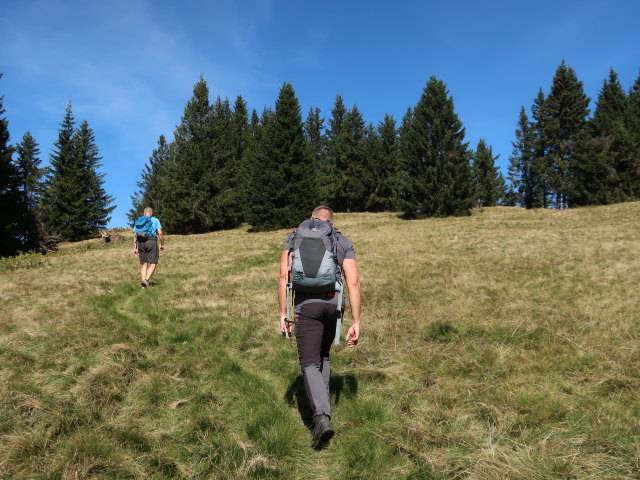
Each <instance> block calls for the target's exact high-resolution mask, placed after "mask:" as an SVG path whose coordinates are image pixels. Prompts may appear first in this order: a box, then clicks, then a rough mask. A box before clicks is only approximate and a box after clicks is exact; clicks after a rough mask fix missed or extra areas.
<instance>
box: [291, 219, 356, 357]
mask: <svg viewBox="0 0 640 480" xmlns="http://www.w3.org/2000/svg"><path fill="white" fill-rule="evenodd" d="M337 236H338V231H337V230H336V229H335V228H334V227H333V225H331V223H329V222H327V221H324V220H316V219H311V220H305V221H304V222H302V223H301V224H300V225H299V226H298V230H296V231H295V233H294V238H293V249H292V250H291V264H290V267H291V277H290V280H289V283H287V318H286V320H285V321H287V322H290V320H289V319H290V318H291V308H292V305H291V301H290V300H291V299H292V297H291V291H292V290H293V291H297V292H302V293H320V294H329V295H331V294H335V295H336V296H337V297H338V303H337V310H336V335H335V338H334V340H333V343H335V344H336V345H337V344H339V343H340V328H341V325H342V313H343V308H344V305H343V304H342V299H343V294H344V287H343V281H342V271H341V269H340V264H339V263H338V251H337V248H338V238H337ZM290 323H291V322H290ZM285 336H286V337H287V338H288V337H289V335H288V332H287V330H286V329H285Z"/></svg>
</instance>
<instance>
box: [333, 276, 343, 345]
mask: <svg viewBox="0 0 640 480" xmlns="http://www.w3.org/2000/svg"><path fill="white" fill-rule="evenodd" d="M338 283H339V284H340V287H339V289H338V310H337V311H336V337H335V338H334V339H333V343H334V344H335V345H340V329H341V328H342V312H343V309H342V299H343V297H344V287H343V285H342V282H338Z"/></svg>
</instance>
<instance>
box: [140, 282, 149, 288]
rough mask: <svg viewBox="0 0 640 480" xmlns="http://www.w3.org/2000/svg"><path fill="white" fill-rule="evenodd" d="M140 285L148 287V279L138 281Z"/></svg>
mask: <svg viewBox="0 0 640 480" xmlns="http://www.w3.org/2000/svg"><path fill="white" fill-rule="evenodd" d="M140 285H142V288H147V287H149V280H143V281H141V282H140Z"/></svg>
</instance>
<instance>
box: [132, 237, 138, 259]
mask: <svg viewBox="0 0 640 480" xmlns="http://www.w3.org/2000/svg"><path fill="white" fill-rule="evenodd" d="M137 240H138V239H137V237H136V232H133V256H134V257H137V256H138V241H137Z"/></svg>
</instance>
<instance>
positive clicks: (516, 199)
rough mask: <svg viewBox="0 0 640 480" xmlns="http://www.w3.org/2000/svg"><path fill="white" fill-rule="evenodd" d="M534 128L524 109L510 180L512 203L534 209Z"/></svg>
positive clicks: (514, 143)
mask: <svg viewBox="0 0 640 480" xmlns="http://www.w3.org/2000/svg"><path fill="white" fill-rule="evenodd" d="M533 142H534V133H533V128H532V126H531V124H530V122H529V118H528V117H527V113H526V111H525V109H524V107H522V108H521V109H520V115H519V117H518V128H517V129H516V140H515V142H512V145H513V151H512V153H511V156H510V157H509V168H508V177H507V178H508V180H509V190H510V192H511V193H510V196H511V198H512V200H511V202H510V203H513V204H514V205H520V206H522V207H523V208H533V207H534V202H535V198H536V196H537V194H536V187H537V184H536V182H535V177H534V173H533V168H534V165H533V161H532V160H533Z"/></svg>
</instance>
